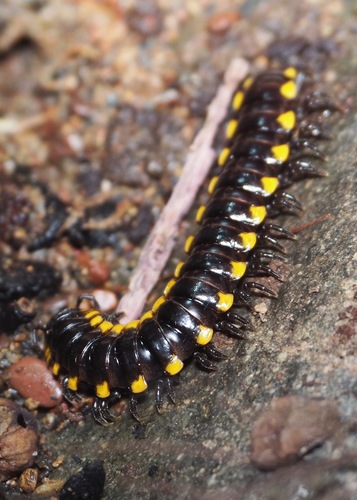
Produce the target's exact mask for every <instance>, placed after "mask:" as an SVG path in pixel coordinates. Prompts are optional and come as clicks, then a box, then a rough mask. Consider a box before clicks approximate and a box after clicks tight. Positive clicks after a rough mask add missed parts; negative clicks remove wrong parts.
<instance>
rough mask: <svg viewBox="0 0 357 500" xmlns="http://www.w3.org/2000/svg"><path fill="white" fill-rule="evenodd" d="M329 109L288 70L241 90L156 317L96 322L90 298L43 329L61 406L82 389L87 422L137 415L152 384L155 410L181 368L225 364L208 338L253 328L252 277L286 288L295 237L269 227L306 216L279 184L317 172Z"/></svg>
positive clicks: (259, 290) (264, 290) (102, 317)
mask: <svg viewBox="0 0 357 500" xmlns="http://www.w3.org/2000/svg"><path fill="white" fill-rule="evenodd" d="M321 96H322V97H321ZM333 110H334V105H333V104H332V103H331V101H330V100H329V99H328V98H327V97H324V94H319V93H316V91H315V89H314V86H313V84H312V82H311V78H310V77H306V76H305V74H304V73H303V72H302V71H300V70H298V69H296V68H294V67H287V68H285V69H283V70H267V71H265V72H263V73H261V74H259V75H258V76H256V77H254V78H253V77H248V78H246V79H245V80H244V81H243V82H242V83H241V84H240V85H239V87H238V89H237V90H236V92H235V94H234V96H233V99H232V103H231V107H230V110H229V113H228V119H227V124H226V144H225V146H224V148H223V149H222V151H221V152H220V154H219V155H218V157H217V160H216V162H215V164H214V165H213V167H212V172H213V174H212V177H211V179H210V182H209V185H208V192H209V194H210V199H209V201H208V203H207V205H202V206H200V207H199V209H198V211H197V215H196V221H197V223H198V224H199V228H198V230H197V231H196V233H195V234H192V235H190V236H189V237H188V238H187V240H186V243H185V251H186V253H187V259H186V261H184V262H180V263H179V264H178V265H177V267H176V269H175V273H174V278H173V279H171V280H170V281H169V283H168V284H167V285H166V288H165V290H164V292H163V294H162V295H161V296H160V297H159V298H158V299H157V300H156V301H155V303H154V304H153V306H152V308H151V310H149V311H147V312H146V313H145V314H143V315H142V316H141V318H140V319H138V320H136V321H131V322H130V323H128V324H121V323H120V321H119V319H120V318H119V317H118V316H116V315H106V314H102V313H101V312H100V311H99V307H98V305H97V304H96V303H95V301H94V300H92V305H93V307H92V308H90V309H89V310H82V309H81V308H80V304H81V302H82V300H83V296H80V297H79V299H78V302H77V305H76V307H75V308H66V309H64V310H62V311H60V312H58V313H57V314H55V315H54V316H53V317H52V319H51V320H50V321H49V323H48V325H47V328H46V343H47V348H46V358H47V360H48V362H49V364H50V365H51V366H52V369H53V372H54V374H55V375H59V374H63V375H64V377H63V379H62V381H63V382H62V383H63V389H64V394H65V396H66V397H67V399H69V400H73V399H76V397H78V393H79V392H80V390H81V388H82V387H83V386H87V387H89V388H92V389H93V390H94V392H95V398H94V402H93V406H92V409H93V415H94V418H95V419H96V420H97V421H98V422H100V423H101V424H106V423H109V422H111V421H113V420H114V416H113V415H112V414H111V412H110V409H109V407H110V404H111V401H112V399H113V397H120V396H121V395H122V394H129V395H130V411H131V414H132V415H133V416H134V417H135V418H138V413H137V395H139V394H141V393H144V392H145V391H146V390H147V389H148V387H149V384H150V383H151V384H152V383H154V384H156V406H157V408H158V410H159V411H160V410H161V407H162V396H163V391H164V390H166V391H167V392H168V395H169V396H170V397H171V398H172V399H174V393H173V389H172V380H173V377H174V376H175V375H177V374H178V373H179V372H180V371H181V370H182V369H183V367H184V364H185V362H186V361H187V360H189V359H191V358H194V359H195V361H196V363H197V364H198V365H200V366H201V367H203V368H204V369H206V370H214V369H215V368H216V361H218V360H220V359H222V358H224V357H225V356H224V355H223V354H222V353H221V352H220V351H219V350H218V349H217V348H216V347H215V346H214V344H213V340H214V337H215V335H216V334H217V333H220V334H221V333H223V334H228V335H233V336H241V335H242V334H243V333H244V330H246V329H249V326H250V321H249V320H248V319H247V318H246V314H245V312H246V311H247V310H248V311H249V309H250V308H251V307H252V298H253V296H254V295H255V294H264V295H268V296H271V297H274V296H276V294H275V292H273V291H272V290H270V289H269V288H268V287H267V286H266V285H265V284H263V283H261V282H260V281H259V280H258V281H254V278H257V277H259V278H260V277H265V276H272V277H273V278H275V279H277V280H280V279H281V277H280V276H279V274H278V273H277V272H276V271H274V270H273V269H272V268H271V267H270V262H271V261H273V260H275V259H280V260H284V258H285V257H284V255H283V254H284V247H283V245H282V243H281V240H284V239H293V238H294V235H293V234H292V233H290V232H289V231H287V230H286V229H285V228H283V227H281V226H280V225H277V224H275V223H274V222H273V219H275V218H276V217H277V216H278V215H280V214H282V213H285V214H298V213H299V212H300V211H301V208H302V206H301V204H300V202H299V201H298V200H297V199H296V198H295V197H294V196H292V195H291V194H289V193H286V192H285V189H286V187H288V186H289V185H291V184H292V183H294V182H296V181H299V180H301V179H304V178H305V177H309V176H310V177H314V176H315V177H316V176H321V175H323V172H322V171H321V170H320V169H319V168H318V167H316V165H315V162H316V161H315V160H316V158H321V157H322V156H323V155H322V154H321V153H320V152H319V150H318V148H317V147H316V143H317V141H318V140H319V139H321V138H324V131H323V129H322V127H321V124H320V122H321V118H322V117H323V113H324V112H326V111H327V112H329V111H333ZM85 297H86V298H88V296H85Z"/></svg>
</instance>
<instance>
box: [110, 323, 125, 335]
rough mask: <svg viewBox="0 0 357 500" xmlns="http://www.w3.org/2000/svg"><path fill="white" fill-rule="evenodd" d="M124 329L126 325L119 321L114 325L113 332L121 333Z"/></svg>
mask: <svg viewBox="0 0 357 500" xmlns="http://www.w3.org/2000/svg"><path fill="white" fill-rule="evenodd" d="M123 330H124V325H122V324H121V323H117V324H116V325H114V326H113V328H112V333H116V334H117V335H120V334H121V333H122V331H123Z"/></svg>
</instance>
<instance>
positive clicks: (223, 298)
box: [216, 292, 234, 312]
mask: <svg viewBox="0 0 357 500" xmlns="http://www.w3.org/2000/svg"><path fill="white" fill-rule="evenodd" d="M217 295H218V302H217V304H216V308H217V309H218V311H220V312H226V311H228V310H229V309H230V308H231V307H232V305H233V302H234V295H233V293H223V292H218V294H217Z"/></svg>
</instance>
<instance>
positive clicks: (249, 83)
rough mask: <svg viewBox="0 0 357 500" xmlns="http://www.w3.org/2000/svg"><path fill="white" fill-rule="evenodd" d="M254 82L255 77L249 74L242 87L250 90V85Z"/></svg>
mask: <svg viewBox="0 0 357 500" xmlns="http://www.w3.org/2000/svg"><path fill="white" fill-rule="evenodd" d="M253 82H254V78H253V77H252V76H248V77H247V78H246V79H245V80H244V82H243V83H242V87H243V88H244V90H248V89H249V87H251V85H252V83H253Z"/></svg>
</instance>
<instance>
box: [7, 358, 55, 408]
mask: <svg viewBox="0 0 357 500" xmlns="http://www.w3.org/2000/svg"><path fill="white" fill-rule="evenodd" d="M8 376H9V384H10V386H11V387H12V388H13V389H16V391H17V392H18V393H19V394H20V395H21V396H22V397H23V398H26V399H28V398H31V400H35V401H37V402H38V405H39V406H42V407H44V408H54V407H55V406H57V405H58V404H59V403H60V402H61V401H62V391H61V387H60V385H59V383H58V382H57V380H55V378H54V377H53V375H52V373H51V371H50V370H49V368H48V366H47V365H46V363H45V362H44V361H42V360H40V359H37V358H34V357H31V356H25V357H24V358H21V359H20V360H19V361H17V362H16V363H14V364H13V365H11V367H10V368H9V370H8Z"/></svg>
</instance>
